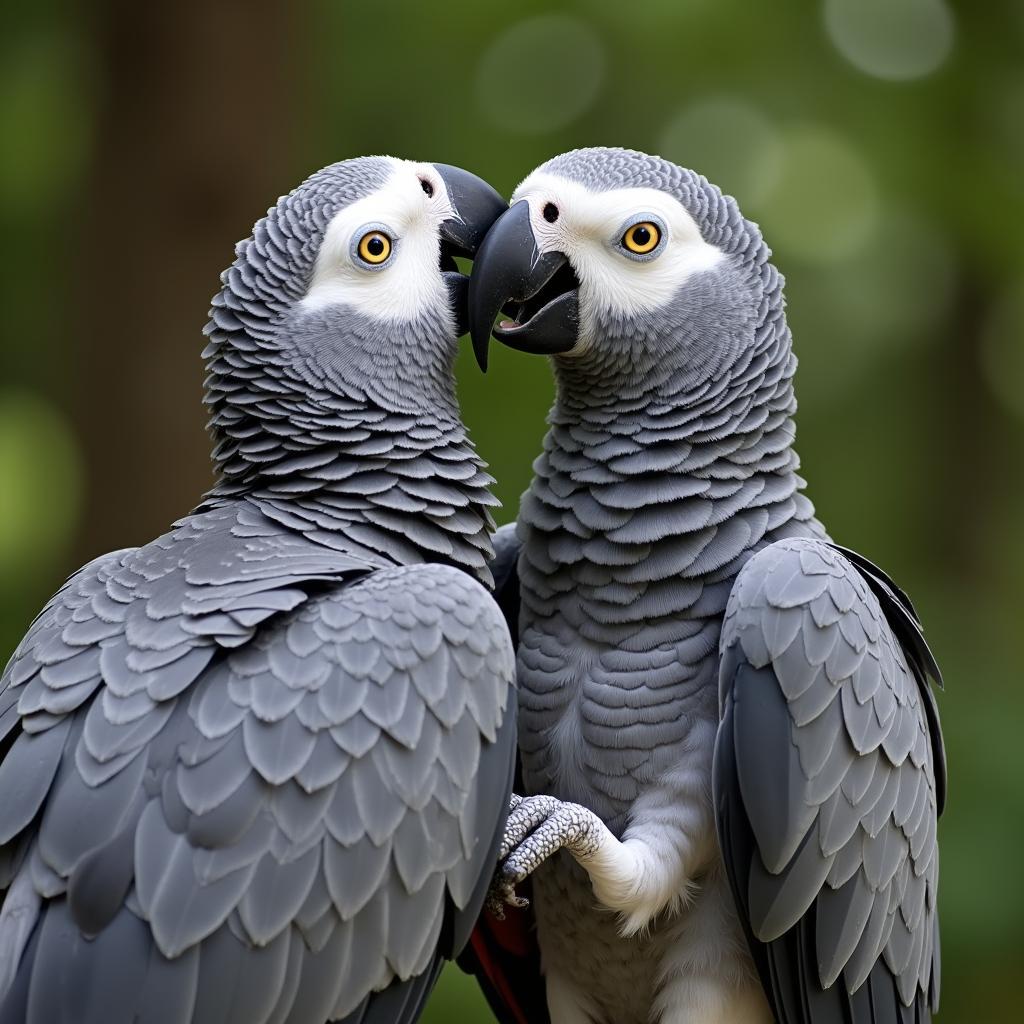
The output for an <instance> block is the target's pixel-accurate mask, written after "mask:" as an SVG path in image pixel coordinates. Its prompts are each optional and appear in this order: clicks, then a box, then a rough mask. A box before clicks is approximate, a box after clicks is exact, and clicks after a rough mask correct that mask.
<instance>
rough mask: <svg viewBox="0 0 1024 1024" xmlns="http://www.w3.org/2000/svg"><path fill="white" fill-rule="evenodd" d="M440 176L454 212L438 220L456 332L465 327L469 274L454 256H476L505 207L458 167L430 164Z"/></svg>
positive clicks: (482, 183) (443, 272)
mask: <svg viewBox="0 0 1024 1024" xmlns="http://www.w3.org/2000/svg"><path fill="white" fill-rule="evenodd" d="M434 168H435V169H436V170H437V173H438V174H439V175H440V176H441V180H442V181H443V182H444V185H445V188H446V189H447V190H448V199H449V201H450V203H451V206H452V209H453V210H454V211H455V212H454V215H453V216H451V217H449V218H448V219H447V220H445V221H442V222H441V226H440V229H439V234H440V236H441V276H442V277H443V278H444V283H445V285H446V286H447V288H448V296H449V301H450V302H451V305H452V309H453V311H454V313H455V322H456V329H457V331H458V333H459V335H460V336H461V335H463V334H465V333H466V332H467V331H468V330H469V322H468V315H467V301H468V293H469V278H468V277H466V275H465V274H462V273H460V272H459V268H458V266H457V264H456V263H455V257H456V256H467V257H474V256H476V253H477V250H478V249H479V248H480V243H481V242H482V241H483V240H484V237H485V236H486V234H487V231H488V229H489V228H490V226H491V225H492V224H493V223H494V222H495V221H496V220H497V219H498V218H499V217H500V216H501V215H502V214H503V213H504V212H505V211H506V210H507V209H508V206H507V204H506V203H505V200H504V199H502V198H501V196H500V195H499V194H498V193H497V192H496V191H495V190H494V189H493V188H491V186H490V185H488V184H487V182H486V181H484V180H483V178H478V177H477V176H476V175H475V174H470V173H469V171H464V170H463V169H462V168H461V167H453V166H452V165H451V164H434Z"/></svg>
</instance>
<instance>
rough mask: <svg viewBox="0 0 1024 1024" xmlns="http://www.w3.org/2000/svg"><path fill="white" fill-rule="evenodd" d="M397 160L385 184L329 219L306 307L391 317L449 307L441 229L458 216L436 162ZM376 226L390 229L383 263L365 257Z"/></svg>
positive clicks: (384, 230)
mask: <svg viewBox="0 0 1024 1024" xmlns="http://www.w3.org/2000/svg"><path fill="white" fill-rule="evenodd" d="M389 159H391V162H392V163H393V164H394V171H393V172H392V174H391V176H390V177H389V178H388V180H387V181H386V182H385V183H384V185H383V186H382V187H381V188H379V189H378V190H377V191H376V192H374V193H373V194H372V195H368V196H364V197H363V198H362V199H359V200H357V201H356V202H354V203H352V204H350V205H349V206H346V207H345V208H344V209H343V210H340V211H339V212H338V213H337V214H336V215H335V217H334V219H333V220H332V221H331V223H330V224H329V225H328V227H327V231H326V233H325V235H324V240H323V242H322V244H321V246H320V251H319V253H318V254H317V258H316V264H315V266H314V269H313V278H312V281H311V283H310V286H309V290H308V291H307V292H306V295H305V297H304V298H303V299H302V302H301V304H300V305H301V306H302V307H304V308H306V309H311V310H313V309H322V308H324V307H326V306H348V307H350V308H352V309H354V310H356V311H358V312H360V313H364V314H366V315H368V316H372V317H373V318H374V319H376V320H388V321H409V320H413V319H415V318H416V317H417V316H418V315H420V314H421V313H422V312H424V311H425V310H428V309H437V308H438V307H447V304H448V293H447V289H446V288H445V285H444V280H443V278H442V277H441V271H440V267H439V266H438V259H439V257H440V249H441V240H440V236H439V234H438V228H439V226H440V224H441V222H442V221H445V220H448V219H449V218H450V217H452V216H454V210H453V209H452V205H451V202H450V201H449V198H448V190H447V189H446V187H445V184H444V182H443V181H442V180H441V175H440V174H438V172H437V170H436V168H435V167H434V166H433V164H423V163H415V162H413V161H411V160H397V159H394V158H389ZM424 182H427V183H429V186H430V188H431V189H432V191H433V195H427V193H426V191H425V189H424V184H423V183H424ZM369 233H383V234H384V235H385V236H387V239H388V240H389V242H390V255H388V256H387V258H386V259H384V260H383V261H382V262H381V263H377V264H374V263H370V262H367V261H366V260H365V259H362V258H361V257H360V254H359V243H360V241H361V239H362V238H363V237H365V236H366V235H367V234H369ZM371 248H373V249H379V248H380V245H379V244H378V243H375V244H374V245H372V246H371ZM367 251H368V250H365V249H364V252H367Z"/></svg>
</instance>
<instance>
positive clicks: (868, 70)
mask: <svg viewBox="0 0 1024 1024" xmlns="http://www.w3.org/2000/svg"><path fill="white" fill-rule="evenodd" d="M824 16H825V28H826V30H827V31H828V35H829V38H830V39H831V40H832V43H833V45H834V46H835V48H836V49H837V50H838V51H839V52H840V53H841V54H842V55H843V56H844V57H845V58H846V59H847V60H848V61H849V62H850V63H851V64H852V65H853V66H854V67H855V68H857V69H858V70H859V71H863V72H864V73H865V74H867V75H873V76H874V77H876V78H885V79H890V80H893V81H899V80H905V79H911V78H922V77H923V76H925V75H928V74H931V73H932V72H933V71H935V70H936V69H937V68H938V67H939V66H940V65H941V64H942V62H943V61H944V60H945V59H946V57H948V56H949V52H950V50H951V49H952V48H953V37H954V33H955V26H954V23H953V14H952V11H951V10H950V8H949V6H948V4H946V2H945V0H825V7H824Z"/></svg>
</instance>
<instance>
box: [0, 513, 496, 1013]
mask: <svg viewBox="0 0 1024 1024" xmlns="http://www.w3.org/2000/svg"><path fill="white" fill-rule="evenodd" d="M210 516H212V518H213V519H214V520H217V521H218V522H220V524H221V525H220V527H219V528H221V529H224V530H226V531H227V534H228V536H229V537H230V538H233V539H234V540H236V541H237V540H238V539H239V538H242V540H243V542H242V544H241V545H239V544H237V543H236V544H232V543H229V542H228V541H227V540H226V539H225V540H223V544H222V545H221V550H222V557H220V558H219V559H217V558H210V557H208V556H209V555H210V554H211V552H210V551H209V550H207V551H206V552H204V555H205V556H206V557H202V558H200V557H196V558H195V559H194V560H192V561H190V560H188V559H182V558H181V557H180V546H179V548H178V553H177V554H176V555H175V557H176V558H177V561H174V559H172V558H171V557H170V555H171V552H172V551H173V550H174V549H175V545H166V546H165V547H163V548H161V547H160V544H161V542H157V545H155V546H153V545H151V546H150V548H149V549H141V551H140V552H128V553H118V554H116V555H113V556H108V557H107V558H106V559H104V560H101V561H99V562H97V563H93V565H92V566H89V567H87V568H86V570H83V571H82V572H81V573H79V574H78V575H77V576H76V577H73V578H72V580H71V581H69V583H68V585H67V586H66V587H65V589H64V590H63V591H62V592H61V593H60V594H58V596H57V597H56V598H55V599H54V601H53V602H51V605H50V606H49V607H48V609H47V610H46V611H45V612H44V613H43V615H42V616H41V617H40V619H39V620H37V622H36V624H35V625H34V626H33V628H32V630H30V633H29V635H28V636H27V637H26V639H25V641H24V642H23V644H22V645H21V647H20V648H19V651H18V652H16V654H15V657H14V658H13V659H12V662H11V664H10V665H9V666H8V670H7V673H6V674H5V677H4V684H5V686H6V689H4V690H0V696H6V694H17V695H18V697H17V704H16V705H11V706H12V707H16V708H17V712H18V718H17V722H16V727H15V726H12V727H11V728H10V729H9V730H8V735H7V742H6V749H4V750H3V753H4V755H5V756H4V759H3V761H2V762H0V787H2V789H0V792H2V793H3V795H4V800H3V802H2V803H0V844H6V845H3V846H2V849H0V854H2V859H0V868H4V869H5V871H6V877H4V878H0V882H2V883H3V884H5V885H6V884H10V890H9V893H8V899H7V901H6V902H5V905H4V908H3V911H2V912H0V1022H3V1024H8V1022H12V1024H13V1022H14V1021H19V1022H27V1024H44V1022H45V1024H54V1022H57V1024H59V1022H64V1021H67V1022H69V1024H70V1022H71V1021H75V1022H76V1024H91V1022H92V1021H96V1022H97V1024H98V1022H99V1021H100V1020H102V1021H104V1022H119V1021H121V1020H122V1019H123V1020H124V1021H125V1024H129V1022H135V1021H138V1022H140V1024H141V1022H161V1024H163V1022H166V1024H185V1022H192V1021H194V1022H197V1024H207V1022H210V1024H212V1022H213V1021H217V1022H218V1024H219V1022H229V1024H230V1022H238V1024H260V1022H264V1024H307V1022H308V1024H314V1022H316V1024H322V1022H323V1021H325V1020H328V1019H330V1020H337V1019H351V1020H352V1021H353V1022H355V1021H365V1022H367V1024H369V1022H384V1021H388V1022H398V1021H412V1020H414V1019H415V1017H416V1016H417V1015H418V1013H419V1010H420V1009H421V1007H422V1003H423V1000H424V999H425V998H426V995H427V994H428V993H429V989H430V986H431V985H432V983H433V979H434V977H436V973H437V970H438V968H439V964H440V957H441V956H442V955H445V956H449V957H450V956H452V955H454V953H455V952H457V948H456V947H457V943H459V942H464V941H465V936H466V935H467V934H468V930H469V928H470V927H471V923H472V922H471V921H470V920H469V919H470V918H472V919H475V917H476V914H477V912H478V911H479V907H480V904H481V903H482V900H483V895H484V892H485V889H486V880H489V878H490V875H491V871H492V868H493V858H494V850H493V847H494V846H495V844H496V842H497V839H498V835H499V832H500V829H501V827H502V822H503V815H504V809H505V807H506V806H507V794H508V791H509V788H510V786H511V773H512V764H513V757H514V742H515V735H514V701H513V700H512V699H511V693H510V686H511V682H512V676H513V653H512V648H511V643H510V640H509V637H508V631H507V628H506V627H505V624H504V622H503V620H502V618H501V614H500V612H499V610H498V608H497V606H496V604H495V603H494V601H493V599H492V598H491V597H490V595H489V594H488V593H487V592H486V591H485V590H484V588H483V587H482V586H480V585H479V584H477V583H475V582H474V581H473V580H471V579H470V578H469V577H468V576H466V575H464V574H463V573H461V572H459V571H458V570H455V569H452V568H446V567H442V566H431V565H419V566H408V567H391V568H384V569H377V568H376V567H375V566H373V565H367V564H366V562H365V560H359V559H348V558H347V557H346V556H345V555H344V554H343V553H338V552H328V553H322V552H321V550H320V549H316V548H315V546H314V545H306V546H305V548H304V549H303V547H302V545H301V543H297V544H296V545H295V546H294V549H292V548H291V547H290V546H289V544H290V542H289V541H287V540H281V541H278V540H277V539H275V538H271V537H270V536H269V531H267V532H264V528H263V526H262V525H261V524H260V523H259V522H258V520H257V518H256V517H252V516H250V517H248V518H246V516H245V515H235V514H234V513H231V514H227V513H223V512H221V511H219V510H218V511H217V512H215V513H210V514H207V516H206V517H203V519H204V520H207V519H208V518H209V517H210ZM239 523H241V527H239ZM204 525H205V523H204ZM184 529H185V530H187V531H191V533H194V534H196V535H199V534H200V533H201V532H202V531H201V530H197V528H196V527H195V526H194V525H193V524H188V525H187V526H185V527H184ZM209 529H210V530H211V531H214V532H216V530H217V529H218V527H217V526H212V527H209ZM236 531H238V532H236ZM163 540H164V541H166V539H163ZM218 544H219V545H220V542H218ZM179 545H180V541H179ZM154 548H155V550H153V549H154ZM239 550H241V551H242V552H243V553H242V554H239ZM171 562H173V563H174V567H173V569H168V568H167V565H169V564H171ZM164 563H167V564H164ZM161 570H163V574H162V575H161ZM346 581H351V582H347V583H346ZM215 591H220V593H221V600H220V601H219V602H218V601H217V600H216V598H215ZM175 606H177V608H178V612H177V614H175V612H174V607H175ZM183 663H184V664H183ZM8 699H9V698H8ZM2 707H3V706H2V705H0V712H2ZM482 880H485V881H482ZM110 964H117V965H118V967H117V976H116V978H114V977H111V978H110V979H108V981H102V979H104V978H106V975H105V974H104V971H110V970H113V968H112V967H110V966H109V965H110ZM90 979H92V980H90ZM3 992H6V995H5V996H4V995H2V993H3ZM111 993H114V995H111ZM114 996H116V998H114Z"/></svg>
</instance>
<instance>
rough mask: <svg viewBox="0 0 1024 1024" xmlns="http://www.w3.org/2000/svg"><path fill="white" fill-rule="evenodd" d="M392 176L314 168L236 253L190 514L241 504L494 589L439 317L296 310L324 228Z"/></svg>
mask: <svg viewBox="0 0 1024 1024" xmlns="http://www.w3.org/2000/svg"><path fill="white" fill-rule="evenodd" d="M389 173H390V165H389V164H388V162H387V161H385V160H383V159H380V158H373V157H371V158H366V159H363V160H358V161H346V162H345V163H342V164H338V165H334V166H332V167H328V168H325V169H324V170H322V171H320V172H318V173H317V174H315V175H313V176H312V177H311V178H309V179H308V180H307V181H306V182H304V183H303V184H302V185H300V186H299V188H298V189H296V190H295V191H294V192H292V193H291V194H290V195H288V196H285V197H283V198H282V199H281V200H280V201H279V202H278V203H277V205H276V206H275V207H272V208H271V209H270V210H269V211H268V214H267V216H266V217H265V218H264V219H263V220H261V221H259V222H258V223H257V224H256V227H255V229H254V231H253V234H252V236H251V237H250V238H248V239H246V240H245V241H243V242H241V243H240V244H239V245H238V247H237V249H236V253H237V256H236V259H235V261H234V263H233V264H232V266H231V267H230V268H229V269H228V270H227V271H225V273H224V274H223V275H222V278H221V280H222V283H223V287H222V289H221V291H220V292H219V293H218V294H217V295H216V296H215V297H214V299H213V302H212V308H211V310H210V321H209V323H208V324H207V326H206V329H205V333H206V334H207V335H208V336H209V343H208V345H207V346H206V348H205V350H204V352H203V355H204V358H205V359H206V360H207V378H206V396H205V402H206V405H207V406H208V408H209V409H210V421H209V429H210V432H211V434H212V436H213V438H214V441H215V447H214V450H213V461H214V464H215V469H216V472H217V476H218V480H217V483H216V484H215V486H214V487H213V489H212V490H211V491H210V493H209V494H208V495H207V498H206V500H205V502H204V503H203V505H202V506H200V508H201V509H205V508H210V507H212V506H214V505H217V504H223V503H224V502H226V501H230V500H237V499H239V498H244V499H246V500H248V501H251V502H252V503H254V504H256V505H257V506H259V507H260V508H261V509H262V510H263V511H264V512H265V513H266V514H267V515H269V516H271V518H273V519H275V520H277V521H278V522H280V523H281V524H282V525H284V526H286V527H288V528H290V529H294V530H298V531H300V532H302V533H303V534H305V535H306V536H308V537H311V538H312V539H315V540H317V541H318V542H320V543H323V544H325V545H327V546H330V547H337V548H343V549H344V550H347V551H354V552H357V553H362V554H366V555H367V556H368V557H372V558H374V559H377V560H379V559H380V558H381V556H383V557H384V558H385V559H387V560H389V561H398V562H419V561H435V562H437V561H440V562H447V563H450V564H454V565H457V566H459V567H461V568H465V569H468V570H469V571H471V572H472V573H473V574H474V575H476V576H477V577H478V578H480V579H481V580H483V581H484V582H485V583H490V573H489V570H488V569H487V566H486V562H487V559H488V558H489V557H490V556H491V553H492V549H491V544H490V539H489V533H490V531H491V530H492V529H493V520H492V518H491V514H490V511H489V508H490V506H493V505H496V504H497V501H496V499H494V498H493V497H492V496H491V494H490V493H489V491H488V485H489V484H490V483H492V482H493V480H492V478H491V477H490V476H489V475H488V474H487V473H486V472H484V464H483V462H482V461H481V460H480V458H479V457H478V456H477V455H476V452H475V450H474V448H473V445H472V443H471V442H470V440H469V439H468V437H467V435H466V431H465V428H464V426H463V424H462V422H461V419H460V416H459V409H458V403H457V400H456V397H455V391H454V377H453V364H454V360H455V355H456V345H457V339H456V338H455V337H454V332H453V330H452V323H451V318H450V314H449V313H448V311H447V310H446V309H442V310H437V311H436V312H433V313H429V314H425V315H423V316H421V317H420V318H419V319H417V320H415V321H413V322H410V323H403V324H397V325H394V324H387V323H384V322H382V321H375V320H372V319H370V318H369V317H366V316H362V315H359V314H356V313H355V312H353V311H352V310H348V309H340V308H337V307H335V308H328V309H320V310H304V309H302V308H301V307H300V306H298V301H299V300H300V299H301V298H302V297H303V295H304V294H305V292H306V290H307V288H308V284H309V280H310V277H311V275H312V272H313V267H314V264H315V261H316V255H317V251H318V250H319V246H320V243H321V241H322V239H323V237H324V233H325V231H326V229H327V226H328V224H329V223H330V221H331V219H332V218H333V217H334V215H335V214H336V213H337V212H338V210H340V209H341V208H342V207H343V206H345V205H347V204H348V203H350V202H353V201H355V200H357V199H359V198H362V197H363V196H365V195H367V194H369V193H371V192H372V191H374V190H375V189H376V188H378V187H380V185H381V184H383V182H384V181H385V180H386V178H387V176H388V174H389Z"/></svg>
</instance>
